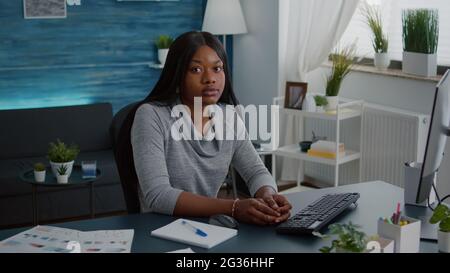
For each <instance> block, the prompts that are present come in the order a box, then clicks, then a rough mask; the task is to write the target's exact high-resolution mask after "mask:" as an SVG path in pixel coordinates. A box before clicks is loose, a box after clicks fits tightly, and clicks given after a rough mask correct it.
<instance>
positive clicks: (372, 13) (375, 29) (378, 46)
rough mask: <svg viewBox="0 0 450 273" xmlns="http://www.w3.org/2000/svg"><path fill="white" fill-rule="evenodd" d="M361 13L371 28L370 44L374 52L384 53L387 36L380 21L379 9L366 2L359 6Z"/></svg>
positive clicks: (386, 46)
mask: <svg viewBox="0 0 450 273" xmlns="http://www.w3.org/2000/svg"><path fill="white" fill-rule="evenodd" d="M361 13H362V15H363V17H364V19H365V23H366V24H367V26H368V27H369V28H370V30H372V35H373V37H372V46H373V49H374V50H375V52H376V53H386V52H387V50H388V46H389V43H388V38H387V35H386V34H385V33H384V32H383V24H382V22H381V11H380V9H379V8H377V7H375V6H370V5H369V4H368V3H367V2H364V5H363V6H362V8H361Z"/></svg>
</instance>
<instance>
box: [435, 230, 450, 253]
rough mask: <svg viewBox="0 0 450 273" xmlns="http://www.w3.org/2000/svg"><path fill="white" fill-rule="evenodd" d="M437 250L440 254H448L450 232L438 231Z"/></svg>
mask: <svg viewBox="0 0 450 273" xmlns="http://www.w3.org/2000/svg"><path fill="white" fill-rule="evenodd" d="M438 248H439V251H440V252H445V253H450V232H443V231H440V230H439V231H438Z"/></svg>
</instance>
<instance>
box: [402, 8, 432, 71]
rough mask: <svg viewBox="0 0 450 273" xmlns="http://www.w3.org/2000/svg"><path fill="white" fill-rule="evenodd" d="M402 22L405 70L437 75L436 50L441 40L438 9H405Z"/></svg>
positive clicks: (403, 67) (403, 66) (403, 68)
mask: <svg viewBox="0 0 450 273" xmlns="http://www.w3.org/2000/svg"><path fill="white" fill-rule="evenodd" d="M402 23H403V65H402V70H403V72H405V73H409V74H415V75H419V76H424V77H430V76H436V74H437V55H436V51H437V46H438V40H439V14H438V10H432V9H415V10H411V9H409V10H403V11H402Z"/></svg>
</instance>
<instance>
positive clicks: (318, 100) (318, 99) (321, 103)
mask: <svg viewBox="0 0 450 273" xmlns="http://www.w3.org/2000/svg"><path fill="white" fill-rule="evenodd" d="M314 100H315V101H316V105H317V106H325V105H327V104H328V101H327V99H326V98H325V97H324V96H319V95H317V96H314Z"/></svg>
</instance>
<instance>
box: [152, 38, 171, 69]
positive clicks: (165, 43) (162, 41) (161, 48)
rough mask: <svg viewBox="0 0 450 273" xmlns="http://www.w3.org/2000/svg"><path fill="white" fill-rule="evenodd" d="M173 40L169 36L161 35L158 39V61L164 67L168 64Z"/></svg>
mask: <svg viewBox="0 0 450 273" xmlns="http://www.w3.org/2000/svg"><path fill="white" fill-rule="evenodd" d="M172 43H173V39H172V38H171V37H170V36H169V35H159V36H158V38H157V39H156V42H155V44H156V48H158V60H159V62H160V63H161V64H162V65H164V64H165V63H166V58H167V53H169V47H170V45H172Z"/></svg>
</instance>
